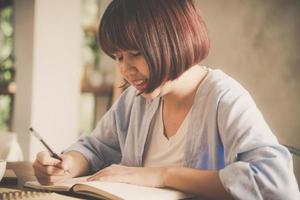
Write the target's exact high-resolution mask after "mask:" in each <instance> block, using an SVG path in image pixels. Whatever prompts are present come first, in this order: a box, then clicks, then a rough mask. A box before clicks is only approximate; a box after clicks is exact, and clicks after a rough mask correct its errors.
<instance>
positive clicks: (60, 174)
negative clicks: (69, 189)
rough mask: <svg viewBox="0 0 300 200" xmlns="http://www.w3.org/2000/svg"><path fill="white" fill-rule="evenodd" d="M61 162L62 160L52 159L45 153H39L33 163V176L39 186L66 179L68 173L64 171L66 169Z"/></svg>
mask: <svg viewBox="0 0 300 200" xmlns="http://www.w3.org/2000/svg"><path fill="white" fill-rule="evenodd" d="M63 162H64V160H63V161H60V160H58V159H55V158H52V157H51V156H50V153H49V152H47V151H42V152H39V153H38V154H37V157H36V160H35V161H34V163H33V169H34V174H35V175H36V177H37V179H38V181H39V182H40V183H41V184H52V183H54V182H57V181H60V180H64V179H66V178H67V177H68V176H69V173H68V172H67V171H66V170H65V169H64V168H67V167H66V166H65V165H64V164H62V163H63Z"/></svg>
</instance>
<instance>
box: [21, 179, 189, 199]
mask: <svg viewBox="0 0 300 200" xmlns="http://www.w3.org/2000/svg"><path fill="white" fill-rule="evenodd" d="M86 178H87V177H79V178H73V179H68V180H66V181H64V182H60V183H55V184H54V185H40V184H39V183H38V182H37V181H30V182H26V183H25V185H24V187H29V188H33V189H38V190H46V191H57V192H66V191H70V192H74V193H77V194H83V195H87V196H91V197H96V198H101V199H112V200H119V199H130V200H134V199H136V200H138V199H139V200H140V199H143V200H150V199H153V200H157V199H164V200H173V199H186V198H191V197H194V195H191V194H186V193H183V192H180V191H176V190H171V189H165V188H153V187H144V186H137V185H132V184H126V183H117V182H103V181H89V182H87V181H86Z"/></svg>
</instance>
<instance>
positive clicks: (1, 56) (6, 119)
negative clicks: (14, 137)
mask: <svg viewBox="0 0 300 200" xmlns="http://www.w3.org/2000/svg"><path fill="white" fill-rule="evenodd" d="M6 2H8V4H6V5H5V6H3V7H0V130H9V129H10V121H11V111H12V99H13V94H10V92H9V91H8V85H9V84H10V83H11V82H13V81H14V76H15V71H14V67H13V6H12V1H6Z"/></svg>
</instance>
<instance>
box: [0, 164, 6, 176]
mask: <svg viewBox="0 0 300 200" xmlns="http://www.w3.org/2000/svg"><path fill="white" fill-rule="evenodd" d="M5 169H6V161H5V160H0V181H1V180H2V178H3V175H4V172H5Z"/></svg>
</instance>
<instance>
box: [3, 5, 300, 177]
mask: <svg viewBox="0 0 300 200" xmlns="http://www.w3.org/2000/svg"><path fill="white" fill-rule="evenodd" d="M109 2H110V0H51V1H50V0H38V1H34V0H0V147H1V148H2V151H1V148H0V157H2V158H4V159H7V160H33V159H34V157H35V155H36V153H37V152H38V151H41V150H43V149H44V148H43V147H42V146H41V145H40V144H39V143H38V142H37V141H36V139H35V138H32V137H31V136H30V135H29V134H28V128H29V127H31V126H32V127H33V128H35V129H36V130H37V131H38V132H40V134H41V135H42V136H43V137H44V139H45V140H46V141H47V142H48V143H49V144H50V145H51V146H52V147H53V148H54V149H56V150H57V151H61V150H63V149H64V148H66V147H67V146H69V145H70V144H72V143H73V142H75V141H76V140H77V138H78V137H80V136H82V135H85V134H89V133H90V131H91V130H92V129H93V127H94V126H95V124H96V123H97V121H98V120H99V119H100V118H101V116H102V115H103V114H104V113H105V111H106V110H107V109H108V108H109V107H110V106H111V104H112V103H113V101H114V99H115V98H117V96H118V94H119V93H120V89H119V88H118V86H120V85H121V80H120V76H119V75H118V74H117V73H116V71H115V64H114V62H113V60H111V59H110V58H109V57H107V56H106V55H104V54H103V53H102V52H101V50H99V48H98V44H97V26H98V24H99V19H100V18H101V15H102V14H103V11H104V10H105V8H106V6H107V5H108V3H109ZM196 3H197V6H199V8H200V10H201V12H202V15H203V17H204V19H205V21H206V23H207V26H208V29H209V33H210V38H211V44H212V45H211V52H210V54H209V56H208V58H207V59H206V60H205V61H204V63H203V64H205V65H207V66H209V67H211V68H219V69H222V70H223V71H225V72H226V73H228V74H230V75H231V76H232V77H233V78H235V79H236V80H238V81H239V82H240V83H241V84H242V85H243V86H244V87H245V88H246V89H248V91H249V92H250V93H251V95H252V96H253V98H254V100H255V101H256V103H257V106H258V107H259V109H260V110H261V111H262V113H263V115H264V117H265V119H266V121H267V122H268V124H269V125H270V127H271V129H272V130H273V132H274V134H275V135H276V136H277V137H278V139H279V142H280V143H282V144H284V145H287V146H289V147H291V148H290V149H291V150H293V148H298V149H300V131H299V130H300V107H299V105H298V104H299V102H300V56H299V52H300V37H299V36H300V20H299V19H300V1H298V0H285V1H283V0H272V1H271V0H251V1H249V0H227V1H212V0H196ZM1 152H2V153H1ZM294 162H295V169H294V170H295V173H296V175H297V179H298V182H299V180H300V159H299V157H296V156H294Z"/></svg>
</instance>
